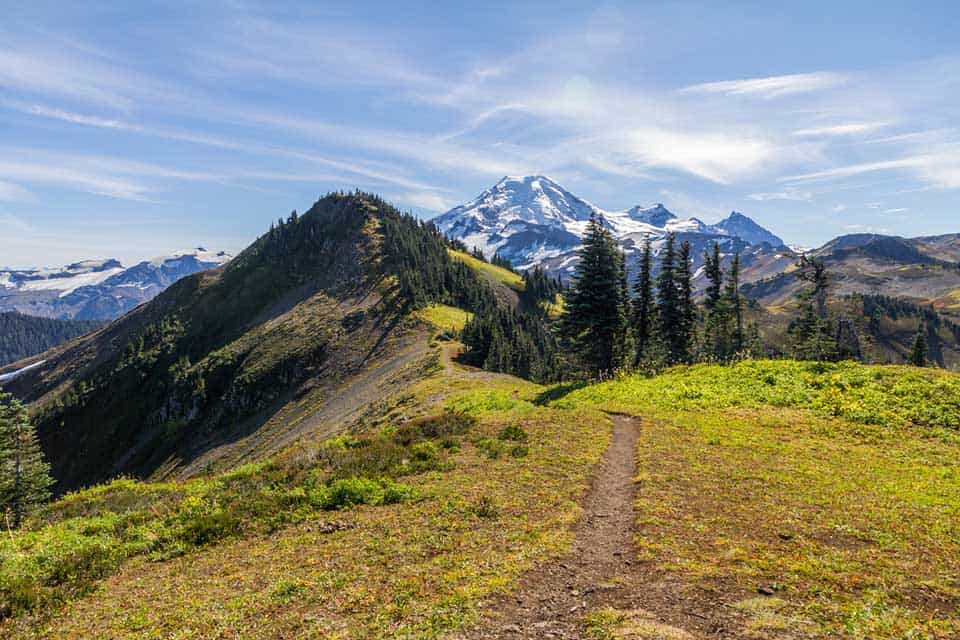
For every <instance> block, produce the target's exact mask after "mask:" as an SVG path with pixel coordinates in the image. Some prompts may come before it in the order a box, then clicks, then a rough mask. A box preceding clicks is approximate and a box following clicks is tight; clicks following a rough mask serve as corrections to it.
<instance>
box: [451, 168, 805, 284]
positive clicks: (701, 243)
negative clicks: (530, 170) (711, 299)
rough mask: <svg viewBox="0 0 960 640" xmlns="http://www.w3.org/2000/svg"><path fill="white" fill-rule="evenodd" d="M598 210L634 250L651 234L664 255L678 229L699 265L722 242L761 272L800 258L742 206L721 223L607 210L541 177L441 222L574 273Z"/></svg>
mask: <svg viewBox="0 0 960 640" xmlns="http://www.w3.org/2000/svg"><path fill="white" fill-rule="evenodd" d="M593 214H597V215H602V216H603V220H604V223H605V224H606V226H607V227H608V228H609V229H610V231H611V232H612V233H613V234H614V236H615V237H616V238H617V240H618V241H619V242H620V244H621V245H622V247H623V249H624V251H625V252H626V253H627V254H628V255H630V254H633V253H634V252H636V251H637V249H638V248H639V247H641V246H642V244H643V242H644V240H645V239H647V238H649V239H650V240H651V243H652V246H653V251H654V253H657V252H658V251H659V250H660V248H661V247H662V245H663V241H664V239H665V238H666V236H667V234H668V233H673V234H674V235H675V236H676V238H677V241H678V242H683V241H688V242H690V244H691V247H692V249H693V252H692V253H693V256H694V267H695V268H699V266H700V265H701V263H702V260H703V258H702V254H703V253H704V251H706V250H707V249H708V248H709V247H711V246H712V245H713V243H714V242H716V243H718V244H719V245H720V249H721V252H722V253H723V254H724V255H725V256H726V257H728V258H729V256H732V255H733V254H734V253H739V254H740V255H741V261H742V263H743V265H744V267H746V268H749V269H750V271H751V272H753V275H755V276H762V275H766V274H772V273H778V272H780V271H782V270H783V269H785V268H786V267H787V266H788V265H789V264H790V263H792V262H793V261H794V260H795V259H796V254H795V253H794V252H793V251H791V250H790V249H789V248H787V247H786V246H785V244H784V242H783V240H781V239H780V238H779V237H778V236H776V235H775V234H773V233H772V232H770V231H768V230H767V229H765V228H763V227H762V226H760V225H759V224H757V223H756V222H754V221H753V220H752V219H750V218H749V217H747V216H745V215H743V214H742V213H738V212H736V211H734V212H732V213H731V214H730V215H729V216H728V217H727V218H725V219H723V220H721V221H720V222H718V223H716V224H706V223H704V222H702V221H701V220H698V219H697V218H686V219H681V218H678V217H677V216H676V215H674V214H673V213H671V212H670V211H669V210H668V209H667V208H666V207H664V206H663V205H662V204H659V203H658V204H655V205H653V206H650V207H640V206H637V207H633V208H632V209H627V210H626V211H607V210H604V209H601V208H600V207H598V206H596V205H594V204H591V203H590V202H587V201H586V200H583V199H582V198H579V197H577V196H575V195H573V194H572V193H570V192H569V191H567V190H566V189H564V188H563V187H561V186H560V185H559V184H557V183H556V182H554V181H553V180H551V179H550V178H547V177H545V176H539V175H534V176H506V177H504V178H502V179H501V180H500V181H499V182H497V183H496V184H495V185H493V186H492V187H491V188H489V189H487V190H486V191H484V192H483V193H481V194H480V195H479V196H477V197H476V198H474V199H473V200H471V201H470V202H468V203H466V204H463V205H460V206H459V207H455V208H453V209H451V210H450V211H448V212H446V213H444V214H442V215H440V216H438V217H436V218H434V220H433V222H434V223H435V224H436V225H437V227H438V228H439V229H440V231H441V232H443V233H444V234H446V235H447V236H449V237H451V238H456V239H458V240H461V241H463V242H464V244H466V245H467V246H468V247H470V248H471V249H474V248H476V249H480V250H481V251H482V252H483V253H484V254H485V255H486V256H487V257H488V258H489V257H492V256H493V255H494V254H499V255H500V256H501V257H503V258H506V259H508V260H510V262H512V263H513V264H514V265H515V266H516V267H517V268H518V269H528V268H531V267H534V266H536V265H539V266H541V267H542V268H543V269H544V270H546V271H547V272H548V273H550V274H552V275H555V276H559V277H561V278H568V277H569V276H570V275H571V274H572V273H573V271H574V268H575V266H576V263H577V255H576V251H577V249H578V248H579V246H580V243H581V239H582V237H583V234H584V232H585V231H586V227H587V222H588V221H589V220H590V216H591V215H593ZM631 262H634V261H631Z"/></svg>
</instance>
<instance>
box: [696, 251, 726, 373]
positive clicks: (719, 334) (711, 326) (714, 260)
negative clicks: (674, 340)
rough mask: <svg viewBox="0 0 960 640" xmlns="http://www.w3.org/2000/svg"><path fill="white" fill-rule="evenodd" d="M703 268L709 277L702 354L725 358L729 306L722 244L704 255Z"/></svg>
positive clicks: (711, 357) (704, 303) (705, 297)
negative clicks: (722, 260)
mask: <svg viewBox="0 0 960 640" xmlns="http://www.w3.org/2000/svg"><path fill="white" fill-rule="evenodd" d="M703 270H704V275H706V277H707V288H706V291H705V292H704V294H705V295H704V301H703V307H704V322H703V349H702V351H701V353H702V355H703V356H704V357H706V358H708V359H710V360H725V359H726V358H727V356H728V352H729V344H728V342H729V340H728V338H729V335H728V334H729V333H730V331H729V325H730V313H729V311H730V310H729V307H728V305H726V304H725V299H724V296H723V266H722V263H721V259H720V245H719V244H718V243H716V242H714V243H713V247H712V249H711V250H710V251H709V252H704V255H703Z"/></svg>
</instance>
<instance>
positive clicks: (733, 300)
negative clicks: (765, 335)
mask: <svg viewBox="0 0 960 640" xmlns="http://www.w3.org/2000/svg"><path fill="white" fill-rule="evenodd" d="M723 297H724V302H726V306H727V309H728V313H729V314H730V325H731V326H730V340H729V344H730V350H731V352H732V354H737V353H739V352H740V351H742V350H743V342H744V341H743V298H741V297H740V254H739V253H737V254H734V256H733V260H732V261H731V262H730V270H729V271H728V272H727V285H726V288H725V290H724V293H723ZM732 354H731V355H732Z"/></svg>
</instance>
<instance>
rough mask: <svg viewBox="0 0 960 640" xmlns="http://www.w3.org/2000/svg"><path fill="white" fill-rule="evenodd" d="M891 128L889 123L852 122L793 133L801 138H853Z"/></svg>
mask: <svg viewBox="0 0 960 640" xmlns="http://www.w3.org/2000/svg"><path fill="white" fill-rule="evenodd" d="M888 126H890V123H889V122H852V123H848V124H838V125H833V126H829V127H814V128H811V129H799V130H797V131H794V132H793V135H795V136H800V137H817V136H852V135H857V134H860V133H867V132H870V131H876V130H877V129H882V128H883V127H888Z"/></svg>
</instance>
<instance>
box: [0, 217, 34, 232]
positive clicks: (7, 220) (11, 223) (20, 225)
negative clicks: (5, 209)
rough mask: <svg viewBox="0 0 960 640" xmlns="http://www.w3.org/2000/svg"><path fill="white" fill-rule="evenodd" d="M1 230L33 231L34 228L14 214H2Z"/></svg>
mask: <svg viewBox="0 0 960 640" xmlns="http://www.w3.org/2000/svg"><path fill="white" fill-rule="evenodd" d="M0 229H13V230H15V231H31V230H32V229H33V227H31V226H30V225H29V224H28V223H27V221H26V220H24V219H22V218H19V217H17V216H15V215H13V214H12V213H0Z"/></svg>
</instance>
